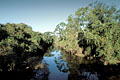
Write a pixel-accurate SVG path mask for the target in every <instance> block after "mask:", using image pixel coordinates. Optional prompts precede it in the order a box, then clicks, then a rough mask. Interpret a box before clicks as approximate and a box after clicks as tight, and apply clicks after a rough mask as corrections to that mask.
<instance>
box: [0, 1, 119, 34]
mask: <svg viewBox="0 0 120 80" xmlns="http://www.w3.org/2000/svg"><path fill="white" fill-rule="evenodd" d="M95 1H96V0H0V23H2V24H5V23H8V22H9V23H25V24H27V25H29V26H31V27H32V28H33V30H34V31H39V32H46V31H54V29H55V27H56V25H57V24H59V23H60V22H66V21H67V17H68V16H69V15H70V14H74V12H75V11H76V10H77V9H78V8H81V7H84V6H87V5H88V4H90V3H92V2H95ZM97 1H98V2H99V1H100V2H103V3H106V4H109V5H111V4H114V5H116V6H118V7H120V6H119V5H120V0H97Z"/></svg>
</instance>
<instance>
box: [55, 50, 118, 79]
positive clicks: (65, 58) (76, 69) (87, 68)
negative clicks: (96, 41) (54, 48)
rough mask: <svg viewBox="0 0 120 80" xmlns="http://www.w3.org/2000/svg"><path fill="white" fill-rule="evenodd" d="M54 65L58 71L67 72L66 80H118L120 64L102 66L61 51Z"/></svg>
mask: <svg viewBox="0 0 120 80" xmlns="http://www.w3.org/2000/svg"><path fill="white" fill-rule="evenodd" d="M55 63H56V64H57V68H58V69H59V70H60V71H62V72H65V73H67V72H69V74H68V78H67V80H120V64H117V65H103V64H101V63H98V62H96V61H90V60H86V59H84V58H80V57H77V56H70V55H68V54H67V53H64V52H63V51H62V55H61V56H59V57H58V58H57V59H56V58H55Z"/></svg>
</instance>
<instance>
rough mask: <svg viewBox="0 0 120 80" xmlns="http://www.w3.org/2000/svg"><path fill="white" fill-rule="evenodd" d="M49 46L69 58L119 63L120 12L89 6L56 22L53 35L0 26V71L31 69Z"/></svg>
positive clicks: (100, 5)
mask: <svg viewBox="0 0 120 80" xmlns="http://www.w3.org/2000/svg"><path fill="white" fill-rule="evenodd" d="M51 46H54V47H57V48H59V49H61V50H63V51H64V52H65V53H67V54H69V56H78V57H84V58H85V59H87V60H95V61H96V62H98V63H102V64H103V65H111V64H115V65H117V64H119V63H120V9H118V8H116V7H115V6H108V5H106V4H103V3H94V4H89V5H88V6H86V7H83V8H79V9H78V10H77V11H76V12H75V14H74V15H70V16H68V19H67V23H65V22H61V23H59V24H58V25H57V26H56V28H55V30H54V32H45V33H40V32H35V31H33V30H32V27H30V26H28V25H27V24H24V23H19V24H15V23H6V24H0V72H5V71H24V70H29V69H32V68H33V65H34V64H33V62H34V61H35V60H39V59H42V57H43V55H44V53H46V52H47V50H48V49H49V48H50V47H51ZM49 56H50V55H49Z"/></svg>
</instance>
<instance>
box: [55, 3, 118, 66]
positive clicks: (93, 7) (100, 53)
mask: <svg viewBox="0 0 120 80" xmlns="http://www.w3.org/2000/svg"><path fill="white" fill-rule="evenodd" d="M67 21H68V22H67V23H64V22H62V23H60V24H58V25H57V26H56V29H55V31H54V33H55V35H56V36H57V38H56V39H55V44H56V45H57V46H58V47H60V48H62V49H64V50H65V51H66V52H69V53H71V54H73V55H79V56H82V57H86V58H87V59H96V60H99V61H101V62H103V63H104V64H114V63H118V62H120V9H118V8H116V7H115V6H108V5H105V4H103V3H98V2H95V3H93V4H89V5H88V6H86V7H84V8H79V9H78V10H77V11H76V12H75V15H70V16H69V17H68V19H67Z"/></svg>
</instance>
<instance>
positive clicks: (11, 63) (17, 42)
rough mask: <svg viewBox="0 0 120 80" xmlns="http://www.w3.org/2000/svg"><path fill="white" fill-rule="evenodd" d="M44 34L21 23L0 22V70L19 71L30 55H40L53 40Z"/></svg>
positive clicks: (28, 60)
mask: <svg viewBox="0 0 120 80" xmlns="http://www.w3.org/2000/svg"><path fill="white" fill-rule="evenodd" d="M46 36H47V35H44V34H41V33H39V32H34V31H32V28H31V27H30V26H27V25H26V24H23V23H21V24H10V23H7V24H5V25H3V24H0V71H19V70H21V69H25V68H26V67H27V66H29V65H28V64H29V62H30V59H31V58H32V57H36V56H39V57H42V56H43V54H44V53H45V52H46V50H47V48H48V47H49V46H50V45H52V42H53V39H52V38H51V37H49V38H47V41H46V40H45V38H46Z"/></svg>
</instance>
